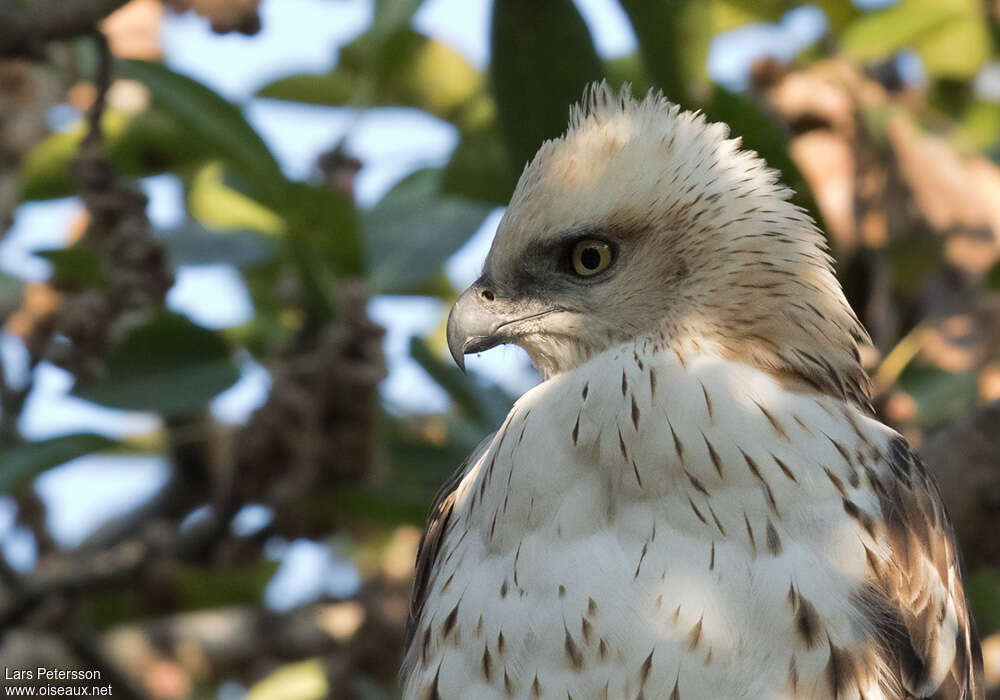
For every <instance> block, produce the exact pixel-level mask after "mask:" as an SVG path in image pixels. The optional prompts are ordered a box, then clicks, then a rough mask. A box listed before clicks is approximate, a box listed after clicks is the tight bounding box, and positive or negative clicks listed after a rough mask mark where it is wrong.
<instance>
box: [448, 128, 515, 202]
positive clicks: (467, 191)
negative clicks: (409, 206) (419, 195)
mask: <svg viewBox="0 0 1000 700" xmlns="http://www.w3.org/2000/svg"><path fill="white" fill-rule="evenodd" d="M515 184H517V175H516V173H514V171H513V169H512V168H511V166H510V159H509V158H508V157H507V149H506V148H505V147H504V144H503V141H502V140H501V138H500V134H498V133H497V130H496V125H494V124H490V125H488V126H485V127H482V128H478V129H473V130H470V131H467V132H465V133H463V134H462V138H461V140H460V141H459V142H458V145H457V146H456V147H455V150H454V151H452V153H451V159H450V160H449V161H448V164H447V165H446V166H445V167H444V172H443V173H442V175H441V191H442V192H445V193H447V194H456V195H461V196H463V197H468V198H469V199H475V200H479V201H482V202H490V203H492V204H499V205H506V204H507V202H508V201H509V200H510V196H511V195H512V194H513V193H514V185H515Z"/></svg>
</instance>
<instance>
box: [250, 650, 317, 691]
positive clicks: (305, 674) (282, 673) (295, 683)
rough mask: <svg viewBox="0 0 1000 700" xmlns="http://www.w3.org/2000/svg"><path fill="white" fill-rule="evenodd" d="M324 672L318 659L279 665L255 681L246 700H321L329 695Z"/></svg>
mask: <svg viewBox="0 0 1000 700" xmlns="http://www.w3.org/2000/svg"><path fill="white" fill-rule="evenodd" d="M327 686H328V684H327V681H326V673H325V671H324V670H323V664H322V662H321V661H320V660H319V659H310V660H309V661H299V662H296V663H294V664H286V665H285V666H280V667H279V668H278V669H277V670H276V671H274V672H272V673H271V675H269V676H268V677H267V678H265V679H264V680H262V681H260V682H259V683H257V684H256V685H255V686H254V687H252V688H251V689H250V692H249V693H247V695H246V700H322V698H326V697H330V689H329V688H328V687H327Z"/></svg>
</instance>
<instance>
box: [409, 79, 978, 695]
mask: <svg viewBox="0 0 1000 700" xmlns="http://www.w3.org/2000/svg"><path fill="white" fill-rule="evenodd" d="M790 195H791V192H790V191H789V190H788V189H787V188H785V187H783V186H782V185H781V184H779V182H778V177H777V173H776V172H775V171H774V170H771V169H769V168H768V167H767V166H766V165H765V163H764V162H763V161H762V160H761V159H760V158H759V157H757V155H756V154H755V153H752V152H748V151H745V150H741V149H740V144H739V141H738V140H737V139H730V138H728V129H727V127H726V126H724V125H722V124H712V123H709V122H707V121H706V120H705V119H704V117H702V116H699V115H696V114H692V113H690V112H684V111H682V110H681V109H680V108H679V107H677V106H676V105H673V104H671V103H670V102H668V101H667V100H666V99H664V97H663V96H662V95H659V94H653V93H651V94H649V95H647V96H646V98H645V99H643V100H641V101H640V100H634V99H633V98H632V97H631V96H630V95H629V94H628V92H627V91H622V92H621V93H620V94H616V93H614V92H612V91H611V90H610V89H609V88H608V87H607V86H606V85H603V84H602V85H596V86H592V87H590V88H589V89H588V90H587V92H586V93H585V95H584V99H583V101H582V103H581V104H580V105H579V106H577V107H574V108H573V109H572V110H571V113H570V126H569V130H568V131H567V132H566V134H565V135H563V136H562V137H561V138H558V139H555V140H553V141H548V142H546V143H545V144H544V145H542V147H541V149H540V150H539V152H538V154H537V156H535V158H534V159H533V160H532V161H531V163H530V164H529V165H528V166H527V168H526V169H525V171H524V173H523V174H522V176H521V178H520V181H519V183H518V185H517V188H516V191H515V192H514V195H513V198H512V199H511V202H510V206H509V207H508V208H507V211H506V214H505V215H504V217H503V220H502V221H501V223H500V226H499V229H498V231H497V234H496V238H495V240H494V242H493V246H492V248H491V250H490V252H489V255H488V257H487V259H486V263H485V266H484V270H483V274H482V276H481V277H480V278H479V280H478V281H476V282H475V283H474V284H473V285H472V286H471V287H470V288H469V289H468V290H466V291H465V292H464V293H463V294H462V295H461V297H460V298H459V299H458V301H457V302H456V303H455V306H454V308H453V310H452V312H451V315H450V317H449V320H448V344H449V346H450V348H451V351H452V353H453V355H454V357H455V360H456V361H457V362H458V364H459V365H462V364H463V356H464V354H466V353H470V352H478V351H481V350H485V349H487V348H490V347H493V346H495V345H498V344H501V343H516V344H518V345H520V346H521V347H523V348H524V349H525V350H526V351H527V352H528V354H529V355H530V357H531V359H532V361H533V362H534V364H535V365H536V366H537V367H538V369H539V370H540V371H541V372H542V373H543V375H544V377H545V379H544V381H543V382H542V383H541V384H539V385H538V386H536V387H535V388H534V389H532V390H531V391H529V392H527V393H526V394H525V395H524V396H522V397H521V398H520V400H519V401H518V402H517V403H516V404H515V405H514V407H513V409H511V411H510V414H509V415H508V416H507V419H506V420H505V421H504V423H503V425H502V426H501V427H500V429H499V430H498V431H497V432H496V433H495V434H494V435H492V436H490V437H488V438H487V439H486V440H484V441H483V443H482V444H481V445H480V446H479V448H477V449H476V450H475V452H474V453H473V454H472V455H471V456H470V457H469V459H468V460H467V461H466V463H465V464H464V465H462V467H461V468H460V469H459V470H458V472H456V473H455V475H454V476H453V477H452V478H451V479H450V480H449V481H448V483H447V484H446V485H445V486H444V487H443V488H442V490H441V492H440V494H439V495H438V497H437V499H436V502H435V504H434V506H433V511H432V513H431V515H430V519H429V522H428V524H427V530H426V533H425V534H424V538H423V541H422V543H421V546H420V551H419V555H418V561H417V571H416V581H415V585H414V590H413V600H412V607H411V613H410V619H409V629H408V634H407V653H406V659H405V662H404V665H403V683H404V693H405V697H406V698H413V699H420V700H437V699H445V700H448V699H452V698H455V699H458V698H483V699H489V698H511V697H514V698H553V699H558V700H565V699H566V698H573V699H575V700H588V699H590V698H612V699H615V698H629V699H630V700H631V699H633V698H670V699H671V700H681V699H683V700H693V699H695V700H708V699H713V700H716V699H723V698H746V699H750V698H844V699H848V698H866V699H867V700H876V699H881V698H948V699H953V698H982V697H983V689H982V687H983V686H982V680H981V674H982V671H981V666H982V661H981V654H980V651H979V645H978V642H977V639H976V633H975V630H974V627H973V623H972V621H971V619H970V617H969V611H968V606H967V603H966V599H965V595H964V592H963V589H962V574H961V568H960V563H959V554H958V551H957V549H956V544H955V539H954V537H953V535H952V531H951V526H950V524H949V521H948V517H947V515H946V513H945V510H944V507H943V506H942V504H941V501H940V498H939V496H938V492H937V490H936V488H935V485H934V482H933V480H932V478H931V477H930V475H929V474H928V473H927V471H926V469H925V467H924V466H923V465H922V464H921V462H920V460H919V458H918V457H916V456H915V455H914V453H913V452H912V451H911V449H910V447H909V446H908V445H907V443H906V442H905V440H904V439H903V438H902V437H900V436H899V435H898V434H896V433H895V432H894V431H892V430H891V429H890V428H888V427H886V426H884V425H883V424H882V423H880V422H879V421H878V420H876V419H875V418H874V417H873V416H872V413H871V410H870V407H869V404H868V398H867V397H868V379H867V377H866V375H865V372H864V370H863V369H862V367H861V363H860V359H859V353H858V342H859V341H864V339H865V338H866V335H865V331H864V329H863V328H862V327H861V325H860V324H859V322H858V320H857V318H856V317H855V315H854V313H853V312H852V310H851V308H850V306H849V305H848V303H847V301H846V300H845V298H844V295H843V292H842V291H841V288H840V285H839V284H838V282H837V279H836V277H835V276H834V273H833V271H832V267H831V259H830V256H829V255H828V253H827V250H826V247H825V244H824V239H823V236H822V235H821V233H820V231H819V230H818V229H817V228H816V226H815V224H814V222H813V221H812V220H811V219H810V217H809V215H808V214H807V213H806V212H805V211H803V210H802V209H801V208H800V207H797V206H795V205H794V204H792V203H791V202H790V201H789V198H790Z"/></svg>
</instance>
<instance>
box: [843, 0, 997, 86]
mask: <svg viewBox="0 0 1000 700" xmlns="http://www.w3.org/2000/svg"><path fill="white" fill-rule="evenodd" d="M841 48H842V50H843V51H844V53H846V54H847V55H848V56H850V57H851V58H854V59H857V60H859V61H875V60H881V59H884V58H887V57H889V56H892V55H893V54H894V53H896V52H897V51H899V50H901V49H905V48H909V49H914V50H915V51H917V53H919V55H920V58H921V60H922V61H923V64H924V69H925V70H926V71H927V73H928V74H929V75H931V76H932V77H934V78H945V77H948V78H971V77H972V76H973V75H975V73H976V71H977V70H979V67H980V66H981V65H982V64H983V63H984V62H985V61H986V60H987V59H988V58H989V55H990V51H991V44H990V36H989V28H988V26H987V23H986V19H985V17H984V16H983V8H982V7H981V3H979V2H978V0H900V1H899V2H898V3H896V4H894V5H892V6H890V7H888V8H886V9H884V10H879V11H877V12H872V13H869V14H865V15H862V16H860V17H859V18H858V19H856V20H854V21H853V22H851V24H849V25H848V26H847V28H846V29H845V30H844V33H843V35H842V37H841Z"/></svg>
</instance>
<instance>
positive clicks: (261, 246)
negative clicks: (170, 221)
mask: <svg viewBox="0 0 1000 700" xmlns="http://www.w3.org/2000/svg"><path fill="white" fill-rule="evenodd" d="M156 237H157V238H158V239H159V241H160V243H162V244H163V246H164V247H165V248H166V249H167V253H168V254H169V255H170V261H171V262H172V263H173V264H174V265H175V266H177V265H215V264H224V265H232V266H234V267H237V268H241V269H242V268H249V267H256V266H257V265H260V264H262V263H265V262H268V261H269V260H271V259H273V258H274V256H275V254H276V253H277V250H278V245H277V242H276V241H275V240H274V239H273V238H270V237H268V236H265V235H263V234H260V233H258V232H256V231H249V230H235V231H231V230H213V229H209V228H205V227H204V226H202V225H201V224H200V223H198V222H197V221H195V220H194V219H189V220H188V221H185V222H184V223H183V224H181V225H180V226H175V227H174V228H170V229H159V230H157V231H156Z"/></svg>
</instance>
